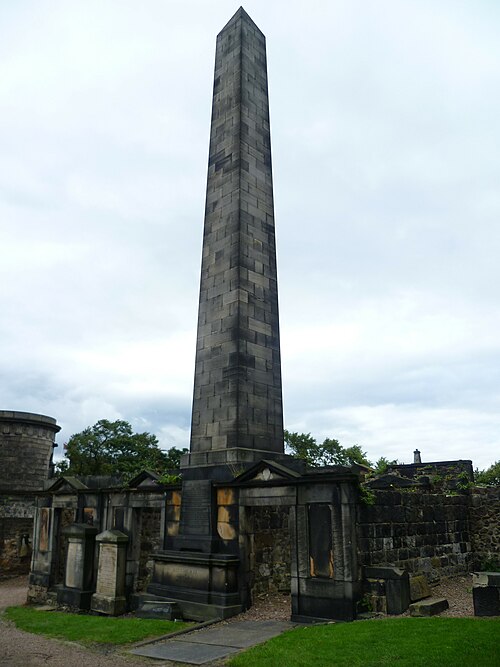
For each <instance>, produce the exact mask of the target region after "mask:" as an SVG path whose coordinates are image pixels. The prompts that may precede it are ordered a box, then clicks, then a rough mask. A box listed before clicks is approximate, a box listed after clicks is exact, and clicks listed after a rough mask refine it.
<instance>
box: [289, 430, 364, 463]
mask: <svg viewBox="0 0 500 667" xmlns="http://www.w3.org/2000/svg"><path fill="white" fill-rule="evenodd" d="M285 444H286V446H287V447H288V449H289V450H290V451H291V454H292V456H295V457H297V458H299V459H303V460H304V461H305V462H306V463H307V464H308V465H310V466H325V465H343V466H351V465H353V464H354V463H360V464H362V465H367V466H371V463H370V461H369V460H368V459H367V458H366V452H363V450H362V449H361V447H360V446H359V445H353V446H352V447H342V445H341V444H340V443H339V441H338V440H335V439H333V438H326V440H324V441H323V443H322V444H318V443H317V442H316V440H315V438H313V437H312V436H311V434H310V433H292V432H290V431H287V430H285Z"/></svg>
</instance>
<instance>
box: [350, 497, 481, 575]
mask: <svg viewBox="0 0 500 667" xmlns="http://www.w3.org/2000/svg"><path fill="white" fill-rule="evenodd" d="M374 495H375V503H374V504H373V505H360V510H359V523H358V548H359V556H360V564H361V565H365V566H371V565H395V566H396V567H399V568H403V569H406V570H408V572H410V574H413V573H417V572H419V573H424V574H425V575H426V576H427V579H428V580H429V581H430V582H433V581H437V580H439V579H440V578H441V577H442V576H452V575H456V574H459V573H462V572H467V571H468V570H469V569H470V566H471V563H472V545H471V536H470V530H469V518H468V516H469V495H468V494H463V495H447V494H442V493H439V494H438V493H426V492H423V491H405V492H402V491H401V492H400V491H392V490H389V491H380V490H376V491H374Z"/></svg>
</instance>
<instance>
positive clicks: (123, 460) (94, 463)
mask: <svg viewBox="0 0 500 667" xmlns="http://www.w3.org/2000/svg"><path fill="white" fill-rule="evenodd" d="M64 449H65V454H64V456H65V457H66V458H65V460H63V461H61V462H60V464H59V465H58V466H57V468H56V470H57V472H58V473H59V474H70V475H112V474H113V475H122V476H123V477H124V478H125V479H127V478H130V477H133V476H134V475H135V474H137V473H138V472H140V471H141V470H144V469H148V470H152V471H154V472H158V473H162V472H164V471H166V470H168V469H171V468H178V467H179V465H180V457H181V455H182V454H183V453H184V452H186V451H187V450H182V451H181V450H179V449H177V448H175V447H172V448H171V449H170V450H168V451H164V450H162V449H160V447H159V446H158V440H157V439H156V436H154V435H151V433H133V431H132V427H131V426H130V424H129V423H128V422H126V421H122V420H117V421H114V422H111V421H108V420H107V419H101V420H100V421H98V422H97V423H96V424H94V426H89V427H88V428H86V429H84V430H83V431H82V432H81V433H76V434H74V435H72V436H71V438H70V439H69V440H68V442H67V443H66V444H65V445H64Z"/></svg>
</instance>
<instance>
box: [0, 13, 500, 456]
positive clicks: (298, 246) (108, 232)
mask: <svg viewBox="0 0 500 667" xmlns="http://www.w3.org/2000/svg"><path fill="white" fill-rule="evenodd" d="M244 7H245V9H246V10H247V12H248V13H249V14H250V16H251V17H252V18H253V19H254V21H255V22H256V23H257V24H258V25H259V27H260V28H261V30H262V31H263V32H264V34H265V35H266V37H267V48H268V67H269V88H270V104H271V137H272V148H273V168H274V182H275V215H276V229H277V244H278V270H279V294H280V315H281V345H282V358H283V361H282V363H283V394H284V405H285V425H286V427H287V428H288V429H290V430H294V431H303V432H310V433H311V434H312V435H314V436H315V437H316V438H318V439H319V440H322V439H323V438H325V437H327V436H328V437H335V438H337V439H339V441H340V442H341V444H343V445H344V446H350V445H353V444H356V443H358V444H359V445H361V447H362V448H363V449H364V450H365V451H367V453H368V455H369V457H370V458H371V459H372V460H375V459H377V458H378V457H379V456H382V455H383V456H386V457H388V458H397V459H399V460H400V461H403V462H411V461H412V460H413V450H414V449H415V448H416V447H418V448H419V449H420V450H421V452H422V459H423V460H424V461H435V460H443V459H456V458H466V459H467V458H471V459H472V460H473V463H474V465H475V466H479V467H480V468H483V467H486V466H488V465H490V464H491V463H492V462H493V461H495V460H496V459H499V458H500V454H499V452H500V410H499V407H500V370H499V369H500V365H499V361H500V335H499V332H500V309H499V300H498V292H499V284H500V259H499V258H500V188H499V181H500V150H499V147H500V120H499V119H500V41H499V39H498V35H499V33H500V4H499V3H498V2H496V0H474V2H472V1H469V2H460V1H459V0H450V1H449V2H448V1H446V0H429V1H426V0H418V1H410V0H394V1H389V0H377V1H376V2H375V1H369V0H364V1H361V0H330V1H328V2H323V1H319V0H318V1H314V0H311V2H309V3H305V2H303V0H301V1H300V2H297V1H293V0H286V1H285V0H273V1H272V2H271V1H270V0H265V1H264V0H262V1H259V0H248V2H247V3H246V4H245V5H244ZM237 9H238V4H235V3H232V2H229V1H227V0H217V1H216V2H210V3H209V2H206V1H202V0H198V1H190V0H183V1H182V2H180V1H173V0H172V1H169V0H162V1H157V0H144V1H142V2H137V1H134V2H132V1H126V0H98V1H97V0H94V1H93V0H85V1H83V0H82V1H74V2H73V1H71V0H66V1H62V0H61V1H60V2H56V1H54V2H49V1H44V0H36V1H35V0H32V1H29V0H25V1H24V0H18V1H16V2H7V0H3V1H0V63H1V65H0V252H1V254H0V344H1V348H0V349H1V355H0V408H1V409H8V410H21V411H31V412H38V413H42V414H46V415H50V416H53V417H55V418H56V419H57V421H58V423H59V424H60V425H61V426H62V431H61V433H60V434H59V436H58V442H59V444H60V445H62V444H63V443H64V442H65V441H67V439H68V438H69V437H70V436H71V434H72V433H75V432H78V431H80V430H81V429H83V428H84V427H86V426H88V425H91V424H93V423H95V422H96V421H97V420H98V419H102V418H107V419H125V420H127V421H129V422H130V423H131V424H132V425H133V427H134V428H135V429H136V430H139V431H144V430H146V431H150V432H152V433H155V434H156V435H157V436H158V438H159V440H160V442H161V444H162V446H163V447H168V446H171V445H175V446H178V447H183V446H186V447H187V446H188V444H189V430H190V411H191V394H192V383H193V372H194V352H195V338H196V317H197V307H198V287H199V271H200V261H201V244H202V230H203V214H204V198H205V182H206V169H207V156H208V138H209V123H210V109H211V96H212V79H213V62H214V54H215V38H216V35H217V33H218V32H219V31H220V30H221V29H222V27H223V26H224V25H225V23H226V22H227V21H228V20H229V18H230V17H231V16H232V14H233V13H234V12H235V11H236V10H237ZM61 450H62V447H60V448H59V454H62V452H61Z"/></svg>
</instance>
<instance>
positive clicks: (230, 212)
mask: <svg viewBox="0 0 500 667" xmlns="http://www.w3.org/2000/svg"><path fill="white" fill-rule="evenodd" d="M226 449H242V450H245V449H246V450H260V451H261V452H277V453H282V452H283V410H282V397H281V361H280V345H279V324H278V287H277V271H276V248H275V233H274V204H273V185H272V170H271V141H270V127H269V104H268V94H267V66H266V44H265V37H264V35H263V34H262V33H261V31H260V30H259V28H258V27H257V26H256V25H255V23H254V22H253V21H252V20H251V19H250V17H249V16H248V15H247V14H246V12H245V11H244V10H243V9H242V8H240V9H239V10H238V11H237V12H236V14H235V15H234V16H233V18H232V19H231V20H230V21H229V23H228V24H227V25H226V26H225V27H224V29H223V30H222V31H221V32H220V34H219V35H218V37H217V48H216V55H215V75H214V90H213V106H212V124H211V132H210V149H209V166H208V179H207V195H206V208H205V226H204V239H203V259H202V267H201V284H200V302H199V315H198V336H197V351H196V364H195V382H194V399H193V414H192V430H191V447H190V451H191V454H190V458H189V462H190V465H195V456H194V455H195V454H196V453H201V452H209V453H210V452H212V453H214V454H215V453H217V451H219V450H226ZM209 458H210V457H209ZM262 458H263V457H262ZM213 460H215V459H213V457H212V458H211V460H210V461H209V462H213ZM224 462H225V460H224Z"/></svg>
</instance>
